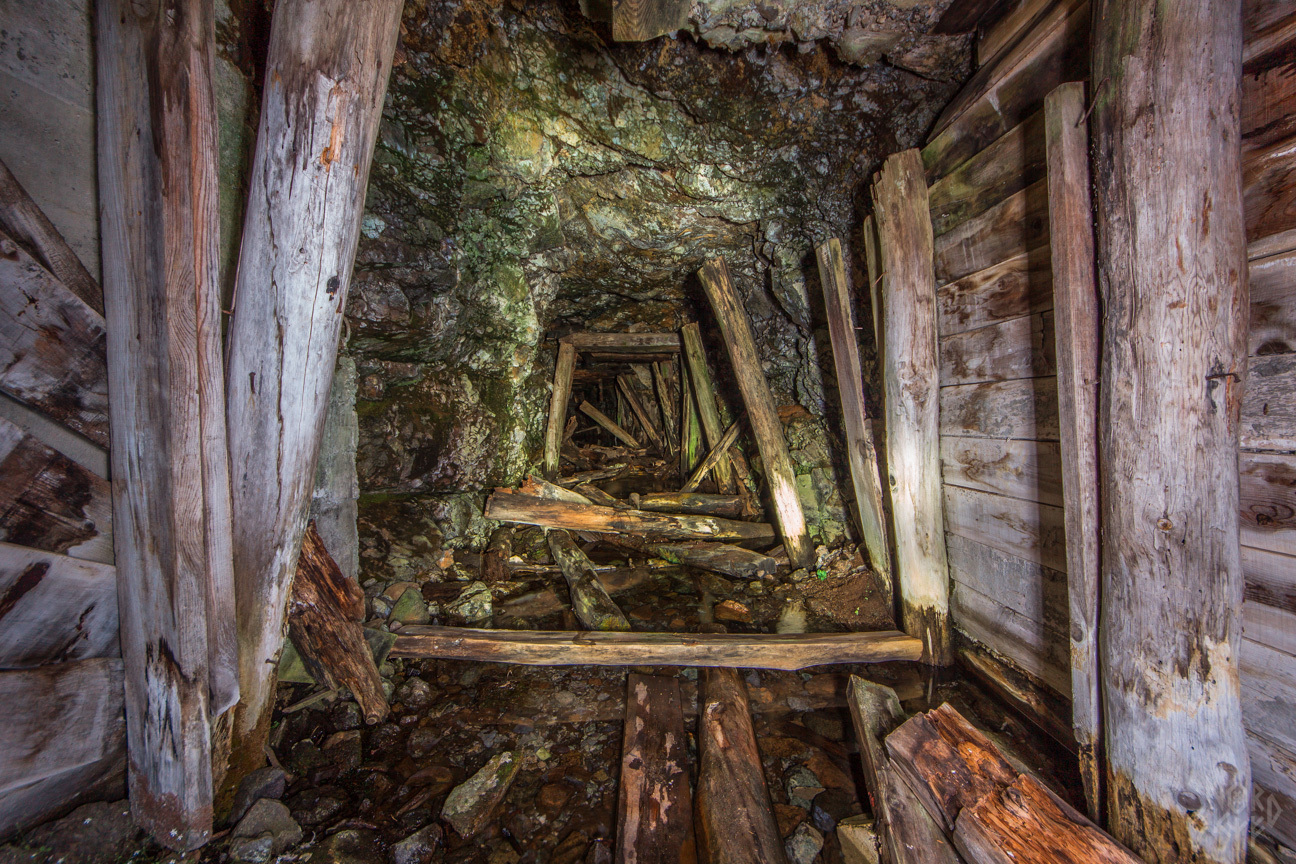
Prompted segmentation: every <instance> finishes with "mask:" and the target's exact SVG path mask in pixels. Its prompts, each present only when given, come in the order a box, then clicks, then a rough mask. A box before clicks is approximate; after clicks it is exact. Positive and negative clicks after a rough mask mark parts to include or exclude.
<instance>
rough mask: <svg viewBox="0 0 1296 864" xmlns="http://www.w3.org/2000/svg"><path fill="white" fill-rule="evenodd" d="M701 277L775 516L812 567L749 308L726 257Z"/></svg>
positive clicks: (797, 554) (793, 550) (797, 559)
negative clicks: (759, 457)
mask: <svg viewBox="0 0 1296 864" xmlns="http://www.w3.org/2000/svg"><path fill="white" fill-rule="evenodd" d="M698 279H699V280H700V281H701V282H702V288H703V290H705V291H706V295H707V299H708V300H709V301H710V302H711V308H712V310H713V311H714V312H715V316H716V320H717V321H718V322H719V323H720V332H721V334H723V336H724V340H725V347H726V348H728V350H729V362H730V365H732V367H733V372H734V378H735V379H737V382H738V391H739V392H740V393H741V394H742V398H743V404H745V405H746V406H747V419H748V423H749V424H750V426H751V433H752V437H753V438H755V439H756V447H757V449H758V450H759V451H760V455H761V462H762V463H763V464H764V470H765V483H766V485H767V486H768V487H769V497H770V498H771V499H772V501H773V505H774V519H775V521H776V522H777V523H778V526H779V533H780V534H781V535H782V537H783V547H784V548H785V549H786V550H787V553H788V560H789V561H791V562H792V564H793V566H796V567H808V566H810V564H811V563H812V560H813V557H814V550H813V549H812V548H811V545H810V537H809V535H808V534H807V533H806V524H805V514H804V513H803V512H802V510H801V498H800V496H799V495H798V494H797V488H796V471H795V470H794V469H793V467H792V457H791V456H790V455H789V454H788V447H787V440H786V439H785V438H784V437H783V423H782V421H780V420H779V416H778V407H777V406H776V405H775V404H774V395H773V394H772V393H771V392H770V389H769V382H768V381H766V380H765V373H764V371H763V369H762V367H761V362H760V354H759V352H758V351H757V350H756V339H755V337H754V336H753V335H752V329H751V321H750V320H748V318H747V310H746V309H744V308H743V305H742V301H741V300H740V299H739V298H738V292H737V290H736V289H735V288H734V284H733V281H732V280H731V279H730V278H729V267H728V265H727V264H725V261H724V259H723V258H712V259H711V260H709V261H707V262H706V263H705V264H703V265H702V268H701V269H700V270H698Z"/></svg>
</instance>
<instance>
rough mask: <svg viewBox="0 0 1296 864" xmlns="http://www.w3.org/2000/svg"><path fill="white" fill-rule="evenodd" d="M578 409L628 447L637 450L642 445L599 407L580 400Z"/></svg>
mask: <svg viewBox="0 0 1296 864" xmlns="http://www.w3.org/2000/svg"><path fill="white" fill-rule="evenodd" d="M580 410H581V413H582V414H584V415H585V416H586V417H588V418H590V419H591V420H593V421H594V422H595V423H597V424H598V425H600V426H602V427H603V428H604V429H606V430H607V431H608V432H610V433H611V434H612V437H614V438H616V439H617V440H618V441H620V442H621V443H623V444H625V445H626V446H627V447H630V448H632V449H634V450H638V449H640V448H641V447H642V446H643V445H641V444H640V443H639V439H638V438H636V437H634V436H633V435H631V434H630V433H629V432H627V431H626V430H625V429H623V428H622V427H621V425H620V424H618V423H617V422H616V421H615V420H613V419H612V418H611V417H609V416H607V415H606V414H604V413H603V412H602V411H600V410H599V409H597V408H595V407H594V406H593V405H591V404H590V403H588V402H582V403H581V404H580Z"/></svg>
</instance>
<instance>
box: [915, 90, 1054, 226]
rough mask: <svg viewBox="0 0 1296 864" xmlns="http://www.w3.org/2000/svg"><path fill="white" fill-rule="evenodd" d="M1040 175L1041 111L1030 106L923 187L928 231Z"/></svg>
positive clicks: (970, 214) (971, 213) (966, 216)
mask: <svg viewBox="0 0 1296 864" xmlns="http://www.w3.org/2000/svg"><path fill="white" fill-rule="evenodd" d="M1043 176H1044V112H1043V111H1036V112H1035V113H1034V114H1032V115H1031V116H1030V117H1027V118H1026V119H1025V120H1023V121H1022V122H1021V123H1018V124H1017V125H1016V126H1014V127H1013V128H1012V129H1009V130H1008V131H1007V132H1005V133H1004V134H1003V135H1001V136H999V138H997V139H996V140H995V141H994V142H993V143H991V144H990V146H989V147H987V148H985V149H984V150H982V151H981V152H980V153H978V154H976V155H975V156H973V157H972V158H971V159H969V160H967V161H966V162H964V163H963V164H962V165H960V166H959V167H957V168H955V169H954V170H953V171H951V172H950V173H948V174H946V175H945V176H944V177H942V178H941V179H939V180H937V181H936V182H935V183H934V184H933V185H932V187H931V188H930V189H929V190H928V193H927V194H928V201H927V206H928V208H929V209H930V210H931V217H932V233H933V234H935V235H936V236H940V235H941V234H944V233H946V232H947V231H950V230H952V229H954V228H956V227H958V226H959V225H961V224H962V223H964V222H966V221H967V220H968V219H971V218H973V217H975V216H980V215H981V214H982V213H984V212H985V211H987V210H989V209H990V208H991V207H993V206H994V205H996V204H998V203H999V202H1000V201H1002V200H1004V199H1005V198H1007V197H1008V196H1009V195H1012V194H1013V193H1015V192H1018V191H1020V190H1022V189H1025V188H1026V187H1027V186H1029V185H1031V184H1032V183H1034V182H1035V181H1036V180H1039V179H1040V178H1041V177H1043Z"/></svg>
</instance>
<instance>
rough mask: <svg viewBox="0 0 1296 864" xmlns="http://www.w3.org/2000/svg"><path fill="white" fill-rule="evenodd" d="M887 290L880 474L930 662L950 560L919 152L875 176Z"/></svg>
mask: <svg viewBox="0 0 1296 864" xmlns="http://www.w3.org/2000/svg"><path fill="white" fill-rule="evenodd" d="M873 217H874V219H875V220H876V222H877V231H878V246H879V248H880V249H881V252H882V272H883V273H885V274H886V277H885V280H884V281H885V284H886V291H885V293H884V295H883V297H882V344H883V363H882V385H883V391H884V393H885V398H886V430H887V433H886V438H887V441H886V443H887V460H886V464H887V482H888V485H889V486H890V487H891V518H892V521H893V523H894V525H895V549H896V557H895V569H896V576H897V581H898V583H899V586H900V614H901V619H902V620H901V623H902V626H903V627H904V631H905V632H906V633H908V634H909V635H910V636H914V637H917V638H919V639H921V640H922V642H923V655H924V656H923V659H924V660H925V661H926V662H928V663H933V664H937V665H942V666H943V665H947V664H948V663H949V662H950V626H949V564H948V562H947V560H946V557H945V505H944V502H943V500H942V498H941V463H940V375H939V367H938V365H937V362H936V275H935V271H934V269H933V259H932V227H931V217H930V216H929V215H928V207H927V181H926V180H925V179H924V178H923V167H922V159H921V157H920V156H919V155H918V151H917V150H905V151H903V152H901V153H896V154H895V155H894V156H891V157H889V158H888V159H887V160H886V162H885V163H884V164H883V166H882V171H881V172H880V174H879V175H878V178H877V180H876V181H875V182H874V184H873Z"/></svg>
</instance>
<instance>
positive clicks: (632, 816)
mask: <svg viewBox="0 0 1296 864" xmlns="http://www.w3.org/2000/svg"><path fill="white" fill-rule="evenodd" d="M687 742H688V738H687V737H686V736H685V734H684V712H683V705H682V701H681V699H680V686H679V679H678V678H673V677H672V678H667V677H663V676H657V675H630V676H628V677H627V679H626V707H625V734H624V736H623V738H622V744H621V787H620V794H619V795H618V798H617V834H616V836H617V856H616V860H617V861H618V862H620V864H680V862H693V861H696V860H697V851H696V848H695V845H694V840H693V796H692V793H691V792H690V791H689V772H688V747H687Z"/></svg>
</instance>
